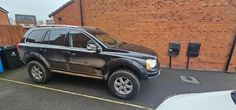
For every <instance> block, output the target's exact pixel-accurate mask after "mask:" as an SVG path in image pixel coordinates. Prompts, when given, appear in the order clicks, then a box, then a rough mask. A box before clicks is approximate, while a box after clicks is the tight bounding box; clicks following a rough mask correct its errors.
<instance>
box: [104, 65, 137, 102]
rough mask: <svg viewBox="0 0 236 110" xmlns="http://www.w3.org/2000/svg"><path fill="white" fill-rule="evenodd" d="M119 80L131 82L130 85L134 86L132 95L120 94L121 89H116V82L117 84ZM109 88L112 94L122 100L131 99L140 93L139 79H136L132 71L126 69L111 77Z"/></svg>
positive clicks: (116, 72) (114, 73)
mask: <svg viewBox="0 0 236 110" xmlns="http://www.w3.org/2000/svg"><path fill="white" fill-rule="evenodd" d="M119 78H124V79H125V78H127V79H129V81H130V82H131V84H130V85H132V90H131V92H130V93H127V94H121V93H119V92H118V91H119V89H118V90H117V88H118V87H115V82H117V80H118V79H119ZM108 87H109V89H110V91H111V92H112V94H113V95H115V96H116V97H118V98H121V99H131V98H133V97H135V96H136V95H137V94H138V93H139V91H140V82H139V80H138V78H137V77H136V75H135V74H134V73H133V72H132V71H130V70H126V69H121V70H117V71H115V72H113V73H112V74H111V76H110V77H109V79H108ZM123 87H124V85H123ZM123 89H124V88H123ZM125 89H126V91H127V90H128V89H127V88H125Z"/></svg>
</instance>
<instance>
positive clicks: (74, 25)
mask: <svg viewBox="0 0 236 110" xmlns="http://www.w3.org/2000/svg"><path fill="white" fill-rule="evenodd" d="M37 27H38V28H41V27H74V28H78V27H79V26H75V25H39V26H37Z"/></svg>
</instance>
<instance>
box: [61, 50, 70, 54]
mask: <svg viewBox="0 0 236 110" xmlns="http://www.w3.org/2000/svg"><path fill="white" fill-rule="evenodd" d="M62 52H63V53H65V54H70V51H67V50H63V51H62Z"/></svg>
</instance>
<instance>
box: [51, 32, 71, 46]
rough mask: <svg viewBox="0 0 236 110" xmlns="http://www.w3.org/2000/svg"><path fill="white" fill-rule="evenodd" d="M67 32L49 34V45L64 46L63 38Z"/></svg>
mask: <svg viewBox="0 0 236 110" xmlns="http://www.w3.org/2000/svg"><path fill="white" fill-rule="evenodd" d="M67 33H68V31H66V30H53V31H51V32H50V36H49V41H48V43H49V44H52V45H62V46H65V37H66V35H67Z"/></svg>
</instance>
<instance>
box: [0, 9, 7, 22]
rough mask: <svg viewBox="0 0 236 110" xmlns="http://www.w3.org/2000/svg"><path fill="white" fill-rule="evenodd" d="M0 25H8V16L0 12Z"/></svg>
mask: <svg viewBox="0 0 236 110" xmlns="http://www.w3.org/2000/svg"><path fill="white" fill-rule="evenodd" d="M0 25H9V20H8V15H7V14H6V13H4V12H2V11H0Z"/></svg>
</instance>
